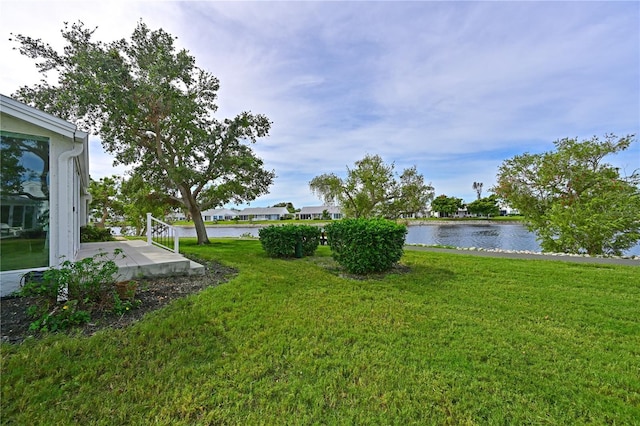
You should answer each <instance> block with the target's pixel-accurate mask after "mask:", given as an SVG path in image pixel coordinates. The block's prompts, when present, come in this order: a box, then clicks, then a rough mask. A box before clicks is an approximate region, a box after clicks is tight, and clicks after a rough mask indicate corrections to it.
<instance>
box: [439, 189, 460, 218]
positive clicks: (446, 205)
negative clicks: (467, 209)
mask: <svg viewBox="0 0 640 426" xmlns="http://www.w3.org/2000/svg"><path fill="white" fill-rule="evenodd" d="M462 206H464V202H463V201H462V198H457V197H447V196H446V195H444V194H442V195H438V196H437V197H436V198H435V199H434V200H433V201H432V202H431V210H433V211H434V212H437V213H439V214H440V217H447V216H449V215H454V214H456V213H458V209H461V208H462Z"/></svg>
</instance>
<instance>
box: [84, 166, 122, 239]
mask: <svg viewBox="0 0 640 426" xmlns="http://www.w3.org/2000/svg"><path fill="white" fill-rule="evenodd" d="M89 193H90V194H91V203H90V204H89V207H90V208H91V214H92V215H94V216H97V217H99V218H100V220H99V222H98V227H100V228H104V226H105V223H106V222H107V220H114V219H115V217H116V216H118V215H122V214H123V213H124V210H123V205H122V203H121V202H120V200H119V199H118V194H119V193H120V178H119V177H118V176H110V177H103V178H100V179H98V180H93V179H91V181H90V182H89Z"/></svg>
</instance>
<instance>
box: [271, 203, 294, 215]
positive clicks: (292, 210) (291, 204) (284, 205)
mask: <svg viewBox="0 0 640 426" xmlns="http://www.w3.org/2000/svg"><path fill="white" fill-rule="evenodd" d="M273 207H286V208H287V211H288V212H289V213H295V212H296V208H295V207H293V203H292V202H282V203H278V204H274V205H273Z"/></svg>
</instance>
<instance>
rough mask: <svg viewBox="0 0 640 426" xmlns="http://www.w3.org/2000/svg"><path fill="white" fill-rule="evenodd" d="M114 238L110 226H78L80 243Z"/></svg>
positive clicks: (98, 241) (112, 239)
mask: <svg viewBox="0 0 640 426" xmlns="http://www.w3.org/2000/svg"><path fill="white" fill-rule="evenodd" d="M114 240H115V238H114V237H113V235H112V234H111V228H98V227H97V226H91V225H87V226H81V227H80V242H82V243H100V242H103V241H114Z"/></svg>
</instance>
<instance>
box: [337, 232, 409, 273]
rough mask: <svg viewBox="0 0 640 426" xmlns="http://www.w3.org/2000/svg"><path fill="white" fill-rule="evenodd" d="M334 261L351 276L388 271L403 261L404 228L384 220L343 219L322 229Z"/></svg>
mask: <svg viewBox="0 0 640 426" xmlns="http://www.w3.org/2000/svg"><path fill="white" fill-rule="evenodd" d="M325 231H326V233H327V242H328V243H329V246H330V247H331V253H332V255H333V258H334V259H335V260H336V262H338V263H339V264H340V265H342V266H343V267H344V268H345V269H347V271H349V272H350V273H352V274H368V273H371V272H383V271H387V270H389V269H391V268H392V267H393V265H394V264H395V263H397V262H398V261H399V260H400V258H401V257H402V253H403V247H404V241H405V236H406V235H407V227H406V226H404V225H399V224H397V223H395V222H392V221H389V220H386V219H342V220H340V221H338V222H333V223H330V224H328V225H327V226H326V227H325Z"/></svg>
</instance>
